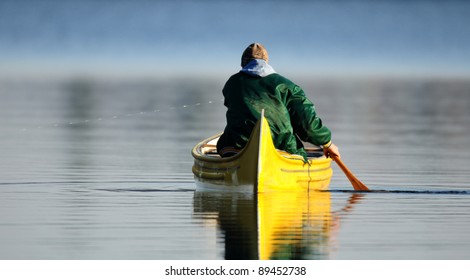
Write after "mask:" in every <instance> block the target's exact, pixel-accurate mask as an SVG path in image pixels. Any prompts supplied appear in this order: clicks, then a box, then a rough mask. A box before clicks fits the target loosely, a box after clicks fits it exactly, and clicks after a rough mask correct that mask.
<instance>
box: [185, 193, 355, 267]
mask: <svg viewBox="0 0 470 280" xmlns="http://www.w3.org/2000/svg"><path fill="white" fill-rule="evenodd" d="M361 197H362V195H361V194H352V195H351V198H350V199H349V200H348V204H347V205H345V206H344V207H343V208H342V209H340V210H339V211H335V212H333V211H332V209H331V193H330V192H327V191H289V192H272V193H261V194H243V193H232V192H200V191H196V192H195V194H194V217H195V218H196V219H199V220H202V221H203V222H202V224H203V225H204V227H206V228H207V229H208V230H214V227H213V225H214V221H215V223H216V225H217V228H218V230H220V233H221V234H220V235H219V237H220V239H219V241H222V242H223V245H224V256H223V257H224V258H225V259H238V260H241V259H329V258H330V253H331V252H332V250H333V249H334V246H335V244H334V237H335V235H337V234H338V230H339V221H340V220H339V217H340V215H341V214H344V213H346V212H349V211H351V210H352V205H353V204H355V203H357V202H358V201H359V200H360V199H361ZM209 225H211V226H209Z"/></svg>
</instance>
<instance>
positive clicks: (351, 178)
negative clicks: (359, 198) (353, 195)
mask: <svg viewBox="0 0 470 280" xmlns="http://www.w3.org/2000/svg"><path fill="white" fill-rule="evenodd" d="M331 157H332V158H333V160H334V162H336V164H338V166H339V168H341V170H343V172H344V175H346V177H348V179H349V181H350V182H351V184H352V186H353V188H354V190H356V191H368V190H369V188H368V187H367V186H366V185H364V184H363V183H362V182H361V181H359V179H357V178H356V176H354V174H353V173H352V172H351V170H349V168H348V167H347V166H346V165H345V164H344V163H343V161H342V160H341V159H340V158H339V157H338V156H336V155H331Z"/></svg>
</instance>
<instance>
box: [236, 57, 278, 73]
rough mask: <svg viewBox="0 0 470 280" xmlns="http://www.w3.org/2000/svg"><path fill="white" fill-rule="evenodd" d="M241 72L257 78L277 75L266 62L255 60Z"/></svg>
mask: <svg viewBox="0 0 470 280" xmlns="http://www.w3.org/2000/svg"><path fill="white" fill-rule="evenodd" d="M240 72H243V73H246V74H248V75H251V76H255V77H266V76H268V75H270V74H274V73H276V71H275V70H274V69H273V68H272V67H271V65H269V64H268V63H267V62H266V61H265V60H262V59H253V60H252V61H250V62H248V64H247V65H245V67H243V68H242V70H240Z"/></svg>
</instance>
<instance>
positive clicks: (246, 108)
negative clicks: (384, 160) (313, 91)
mask: <svg viewBox="0 0 470 280" xmlns="http://www.w3.org/2000/svg"><path fill="white" fill-rule="evenodd" d="M268 61H269V57H268V52H267V51H266V49H265V48H264V47H263V46H262V45H261V44H259V43H253V44H251V45H249V46H248V47H247V48H246V49H245V51H244V52H243V55H242V59H241V66H242V70H241V71H240V72H238V73H236V74H234V75H233V76H231V77H230V79H229V80H228V81H227V83H226V84H225V86H224V88H223V95H224V97H225V101H224V105H225V106H226V107H227V126H226V127H225V130H224V133H223V134H222V135H221V137H220V139H219V141H218V143H217V150H218V153H219V154H220V155H221V156H222V157H228V156H232V155H234V154H236V153H238V152H239V151H240V150H241V149H242V148H243V147H244V146H245V145H246V143H247V142H248V139H249V137H250V134H251V131H252V130H253V128H254V126H255V124H256V122H257V121H258V119H259V118H260V116H261V110H262V109H264V110H265V117H266V118H267V120H268V122H269V126H270V128H271V132H272V136H273V141H274V146H275V147H276V148H277V149H279V150H284V151H286V152H289V153H291V154H298V155H301V156H303V157H304V158H306V156H307V154H306V152H305V149H304V147H303V145H302V143H301V141H300V140H302V141H304V142H310V143H312V144H314V145H318V146H322V147H323V150H324V152H325V155H326V156H327V157H328V156H330V154H333V155H336V156H338V157H339V151H338V147H337V146H336V145H334V144H333V143H332V142H331V132H330V130H329V129H328V128H327V127H326V126H324V125H323V124H322V121H321V119H320V118H319V117H318V116H317V114H316V112H315V107H314V105H313V103H312V102H311V101H310V100H309V99H308V98H307V97H306V96H305V93H304V92H303V90H302V89H301V88H300V87H299V86H297V85H296V84H294V83H293V82H291V81H290V80H288V79H286V78H285V77H283V76H281V75H279V74H277V73H276V72H275V71H274V69H273V68H272V67H271V66H270V65H269V64H268Z"/></svg>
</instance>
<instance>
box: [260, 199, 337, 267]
mask: <svg viewBox="0 0 470 280" xmlns="http://www.w3.org/2000/svg"><path fill="white" fill-rule="evenodd" d="M257 210H258V238H259V249H258V251H259V259H262V260H266V259H312V258H313V259H318V258H325V257H327V256H328V249H329V246H328V244H329V237H330V228H331V224H332V214H331V199H330V193H329V192H308V191H295V192H273V193H262V194H259V195H258V207H257Z"/></svg>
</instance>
